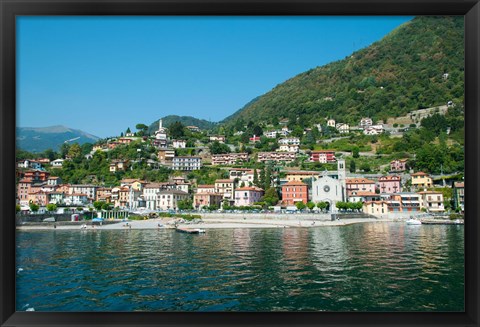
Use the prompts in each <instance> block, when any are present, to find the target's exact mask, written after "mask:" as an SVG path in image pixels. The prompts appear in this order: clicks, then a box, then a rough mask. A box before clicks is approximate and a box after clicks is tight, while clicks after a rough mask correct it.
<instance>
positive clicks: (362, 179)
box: [346, 178, 375, 184]
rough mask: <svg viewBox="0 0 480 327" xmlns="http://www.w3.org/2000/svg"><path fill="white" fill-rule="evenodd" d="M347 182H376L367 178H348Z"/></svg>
mask: <svg viewBox="0 0 480 327" xmlns="http://www.w3.org/2000/svg"><path fill="white" fill-rule="evenodd" d="M346 183H347V184H375V182H374V181H372V180H370V179H366V178H347V179H346Z"/></svg>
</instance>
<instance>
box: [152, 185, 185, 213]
mask: <svg viewBox="0 0 480 327" xmlns="http://www.w3.org/2000/svg"><path fill="white" fill-rule="evenodd" d="M156 195H157V197H156V210H170V209H173V210H177V209H178V202H179V201H185V200H188V199H189V197H190V196H189V194H188V193H187V192H183V191H180V190H161V191H159V192H157V194H156Z"/></svg>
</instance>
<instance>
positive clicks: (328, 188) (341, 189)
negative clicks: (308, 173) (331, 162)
mask: <svg viewBox="0 0 480 327" xmlns="http://www.w3.org/2000/svg"><path fill="white" fill-rule="evenodd" d="M346 175H347V171H346V167H345V160H344V159H338V160H337V178H334V177H332V176H330V175H329V174H328V172H327V171H325V172H324V173H322V174H321V175H320V176H318V177H314V178H313V181H312V202H314V203H318V202H328V203H329V204H330V211H331V212H336V211H337V207H336V204H337V202H339V201H346V194H347V193H346V181H345V178H346Z"/></svg>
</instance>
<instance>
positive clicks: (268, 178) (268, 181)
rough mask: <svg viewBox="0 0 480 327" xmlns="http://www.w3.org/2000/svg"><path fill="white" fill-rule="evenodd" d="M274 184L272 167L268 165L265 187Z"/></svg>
mask: <svg viewBox="0 0 480 327" xmlns="http://www.w3.org/2000/svg"><path fill="white" fill-rule="evenodd" d="M271 184H272V167H270V165H267V166H266V167H265V183H264V184H263V187H262V188H263V189H264V190H266V189H268V188H270V186H271Z"/></svg>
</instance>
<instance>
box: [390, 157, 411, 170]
mask: <svg viewBox="0 0 480 327" xmlns="http://www.w3.org/2000/svg"><path fill="white" fill-rule="evenodd" d="M407 160H408V159H397V160H392V161H390V171H405V170H407Z"/></svg>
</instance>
